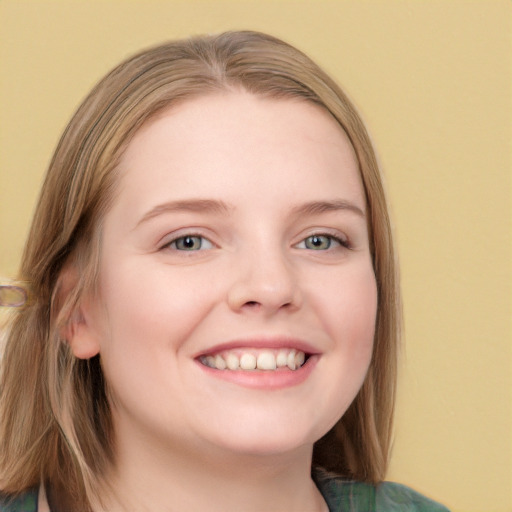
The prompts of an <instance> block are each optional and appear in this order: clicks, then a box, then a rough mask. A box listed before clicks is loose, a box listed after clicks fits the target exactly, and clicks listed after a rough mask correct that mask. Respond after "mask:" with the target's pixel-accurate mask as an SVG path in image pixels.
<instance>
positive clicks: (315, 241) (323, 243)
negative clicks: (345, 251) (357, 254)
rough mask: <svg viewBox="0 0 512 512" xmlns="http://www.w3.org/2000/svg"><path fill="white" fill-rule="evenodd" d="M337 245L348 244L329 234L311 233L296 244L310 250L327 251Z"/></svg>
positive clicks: (345, 245) (300, 247)
mask: <svg viewBox="0 0 512 512" xmlns="http://www.w3.org/2000/svg"><path fill="white" fill-rule="evenodd" d="M339 246H344V247H347V246H348V244H347V243H346V242H344V241H343V240H340V239H339V238H336V237H334V236H331V235H311V236H308V237H307V238H305V239H304V240H303V241H302V242H300V243H299V244H298V245H297V247H298V248H299V249H310V250H312V251H327V250H328V249H332V248H333V247H339Z"/></svg>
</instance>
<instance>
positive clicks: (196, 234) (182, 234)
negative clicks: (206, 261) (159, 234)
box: [159, 230, 216, 252]
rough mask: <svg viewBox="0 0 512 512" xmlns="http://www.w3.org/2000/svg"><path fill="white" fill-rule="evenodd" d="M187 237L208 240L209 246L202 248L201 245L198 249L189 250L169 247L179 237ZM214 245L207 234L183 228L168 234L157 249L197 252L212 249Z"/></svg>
mask: <svg viewBox="0 0 512 512" xmlns="http://www.w3.org/2000/svg"><path fill="white" fill-rule="evenodd" d="M187 237H190V238H201V239H202V240H203V241H206V242H208V245H209V247H206V248H203V247H202V246H201V248H200V249H196V250H190V251H186V250H181V249H177V248H171V247H170V246H171V245H172V244H174V243H176V242H177V241H178V240H181V239H183V238H187ZM215 246H216V245H215V243H214V242H212V240H211V239H210V238H208V237H207V236H205V235H204V234H203V233H200V232H198V231H195V230H183V231H181V232H178V233H173V234H171V235H169V236H166V237H165V242H164V243H163V244H161V245H160V247H159V250H161V251H162V250H166V249H168V250H172V251H176V252H198V251H204V250H209V249H213V248H214V247H215Z"/></svg>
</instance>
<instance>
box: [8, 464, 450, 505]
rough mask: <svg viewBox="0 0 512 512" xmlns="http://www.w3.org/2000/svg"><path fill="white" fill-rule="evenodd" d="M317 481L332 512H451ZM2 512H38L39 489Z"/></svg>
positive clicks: (413, 497)
mask: <svg viewBox="0 0 512 512" xmlns="http://www.w3.org/2000/svg"><path fill="white" fill-rule="evenodd" d="M313 480H314V481H315V483H316V485H317V487H318V489H319V490H320V492H321V493H322V495H323V497H324V499H325V501H326V502H327V505H328V506H329V512H448V509H447V508H446V507H444V506H442V505H440V504H439V503H436V502H434V501H432V500H430V499H428V498H426V497H425V496H422V495H421V494H419V493H417V492H416V491H413V490H412V489H410V488H409V487H406V486H404V485H400V484H395V483H392V482H383V483H381V484H379V485H371V484H366V483H363V482H350V481H347V480H343V479H342V478H340V477H338V476H335V475H330V474H329V473H326V472H324V471H322V470H315V471H314V472H313ZM0 512H37V489H32V490H30V491H28V492H26V493H24V494H22V495H20V496H18V497H17V498H15V499H13V500H10V501H9V500H7V499H5V498H2V497H0ZM66 512H68V511H66ZM69 512H73V511H71V510H70V511H69ZM184 512H186V511H184ZM262 512H271V511H262Z"/></svg>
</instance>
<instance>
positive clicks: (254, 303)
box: [245, 300, 259, 308]
mask: <svg viewBox="0 0 512 512" xmlns="http://www.w3.org/2000/svg"><path fill="white" fill-rule="evenodd" d="M258 304H259V303H258V302H256V301H255V300H250V301H248V302H246V303H245V305H246V306H250V307H253V308H254V307H256V306H257V305H258Z"/></svg>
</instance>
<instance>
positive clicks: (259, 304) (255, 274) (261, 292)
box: [228, 249, 302, 315]
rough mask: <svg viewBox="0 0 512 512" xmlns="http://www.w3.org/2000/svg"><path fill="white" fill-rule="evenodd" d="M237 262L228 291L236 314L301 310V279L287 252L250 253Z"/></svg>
mask: <svg viewBox="0 0 512 512" xmlns="http://www.w3.org/2000/svg"><path fill="white" fill-rule="evenodd" d="M238 261H239V262H240V263H239V264H238V263H237V265H236V268H232V282H231V286H230V288H229V291H228V304H229V307H230V308H231V309H232V310H233V311H236V312H238V313H241V312H249V311H250V312H256V311H259V312H261V313H263V314H265V315H271V314H274V313H276V312H277V311H280V310H287V311H295V310H297V309H299V308H300V306H301V305H302V294H301V290H300V286H299V280H298V276H297V273H296V271H295V270H294V268H293V265H292V262H290V261H289V259H287V258H286V255H285V254H284V251H281V250H279V249H276V250H274V251H260V250H257V251H251V252H250V254H246V255H244V257H243V258H239V259H238Z"/></svg>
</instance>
